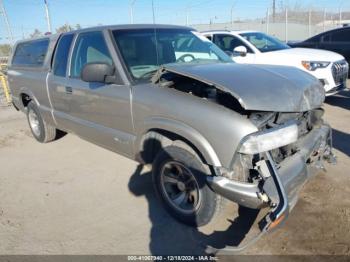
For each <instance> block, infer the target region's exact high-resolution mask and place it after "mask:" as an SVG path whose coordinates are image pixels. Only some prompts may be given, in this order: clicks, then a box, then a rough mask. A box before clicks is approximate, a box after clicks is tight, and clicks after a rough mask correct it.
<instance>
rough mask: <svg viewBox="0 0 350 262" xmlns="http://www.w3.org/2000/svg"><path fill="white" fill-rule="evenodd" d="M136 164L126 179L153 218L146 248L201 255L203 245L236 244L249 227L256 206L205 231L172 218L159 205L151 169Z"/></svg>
mask: <svg viewBox="0 0 350 262" xmlns="http://www.w3.org/2000/svg"><path fill="white" fill-rule="evenodd" d="M142 170H143V165H139V166H138V167H137V168H136V170H135V172H134V173H133V175H132V176H131V178H130V181H129V190H130V191H131V192H132V193H133V194H134V195H135V196H143V197H145V198H146V199H147V201H148V205H149V206H148V209H149V219H150V221H151V222H152V228H151V232H150V244H149V249H150V253H151V254H152V255H179V254H181V255H203V254H207V252H206V247H207V246H212V247H214V248H217V249H221V248H224V247H225V246H227V245H229V246H237V245H239V244H240V243H241V242H242V241H243V239H244V238H245V236H246V235H247V233H248V232H249V231H250V229H251V227H252V225H253V223H254V221H255V220H256V218H257V215H258V213H259V212H258V210H252V209H247V208H242V207H240V208H239V210H238V212H239V216H238V217H237V218H236V219H234V220H233V221H231V224H230V226H229V228H228V229H226V230H224V231H214V232H213V233H212V234H208V235H206V234H204V233H202V232H200V231H198V230H197V228H192V227H188V226H186V225H183V224H181V223H179V222H177V221H176V220H175V219H173V218H172V217H171V216H170V215H169V214H168V213H167V212H166V211H165V209H164V208H163V207H162V205H161V202H160V201H159V200H158V198H157V196H156V193H155V190H154V188H153V185H152V177H151V174H150V172H144V173H143V172H142Z"/></svg>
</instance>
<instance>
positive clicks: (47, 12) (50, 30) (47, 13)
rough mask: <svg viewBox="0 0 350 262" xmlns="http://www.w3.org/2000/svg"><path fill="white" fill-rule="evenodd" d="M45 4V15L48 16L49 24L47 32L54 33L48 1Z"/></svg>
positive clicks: (45, 0)
mask: <svg viewBox="0 0 350 262" xmlns="http://www.w3.org/2000/svg"><path fill="white" fill-rule="evenodd" d="M44 3H45V15H46V22H47V30H48V31H49V32H52V28H51V19H50V13H49V6H48V4H47V0H44Z"/></svg>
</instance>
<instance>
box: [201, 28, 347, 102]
mask: <svg viewBox="0 0 350 262" xmlns="http://www.w3.org/2000/svg"><path fill="white" fill-rule="evenodd" d="M202 34H203V35H204V36H205V37H207V38H208V39H209V40H211V41H212V42H214V43H215V44H216V45H217V46H218V47H220V48H221V49H222V50H224V51H225V52H226V53H228V54H229V55H231V56H232V59H233V60H234V61H235V62H237V63H247V64H270V65H286V66H295V67H298V68H300V69H302V70H304V71H307V72H309V73H310V74H312V75H313V76H315V77H316V78H318V79H319V80H320V81H321V83H322V84H323V86H324V89H325V91H326V95H333V94H335V93H337V92H339V91H341V90H343V89H345V88H346V79H347V76H348V71H349V65H348V63H347V62H346V61H345V59H344V57H343V56H341V55H339V54H337V53H334V52H330V51H325V50H318V49H310V48H291V47H289V46H288V45H286V44H284V43H283V42H281V41H279V40H278V39H276V38H274V37H272V36H269V35H266V34H264V33H261V32H256V31H207V32H202Z"/></svg>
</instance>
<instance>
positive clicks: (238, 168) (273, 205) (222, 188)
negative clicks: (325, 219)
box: [208, 109, 335, 232]
mask: <svg viewBox="0 0 350 262" xmlns="http://www.w3.org/2000/svg"><path fill="white" fill-rule="evenodd" d="M322 115H323V110H322V109H314V110H311V111H308V112H302V113H262V112H259V113H252V114H251V115H250V116H249V118H250V120H251V121H253V122H254V123H255V124H256V125H257V126H259V131H258V132H256V133H253V134H250V135H248V136H247V137H246V138H244V139H243V140H242V142H241V146H240V148H239V149H238V151H237V152H236V155H235V158H234V160H233V163H232V169H231V170H230V171H229V170H224V169H220V168H219V169H217V170H216V171H217V173H218V174H217V176H213V177H210V178H208V182H209V184H210V185H211V187H212V188H213V190H214V191H215V192H217V193H218V194H221V195H223V196H224V197H226V198H228V199H230V200H232V201H234V202H236V203H238V204H239V205H242V206H246V207H249V208H263V207H269V212H268V213H267V214H266V216H265V217H264V218H263V219H262V220H261V221H260V222H259V226H260V229H261V231H263V232H266V231H268V230H271V229H272V228H275V227H276V226H277V225H280V224H281V223H282V222H283V221H284V220H285V219H286V218H287V216H288V213H289V211H290V210H291V209H292V208H293V207H294V206H295V204H296V202H297V199H298V194H299V192H300V190H301V188H302V186H303V185H304V184H305V182H306V181H307V180H308V179H309V178H310V177H311V176H312V175H313V174H315V173H316V172H317V171H319V170H320V169H323V168H324V166H323V161H324V160H327V161H329V162H331V163H334V162H335V157H334V155H333V153H332V137H331V128H330V127H329V126H328V125H327V124H325V123H324V122H323V120H322Z"/></svg>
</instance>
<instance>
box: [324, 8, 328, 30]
mask: <svg viewBox="0 0 350 262" xmlns="http://www.w3.org/2000/svg"><path fill="white" fill-rule="evenodd" d="M326 16H327V13H326V8H325V9H324V10H323V32H324V31H326Z"/></svg>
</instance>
